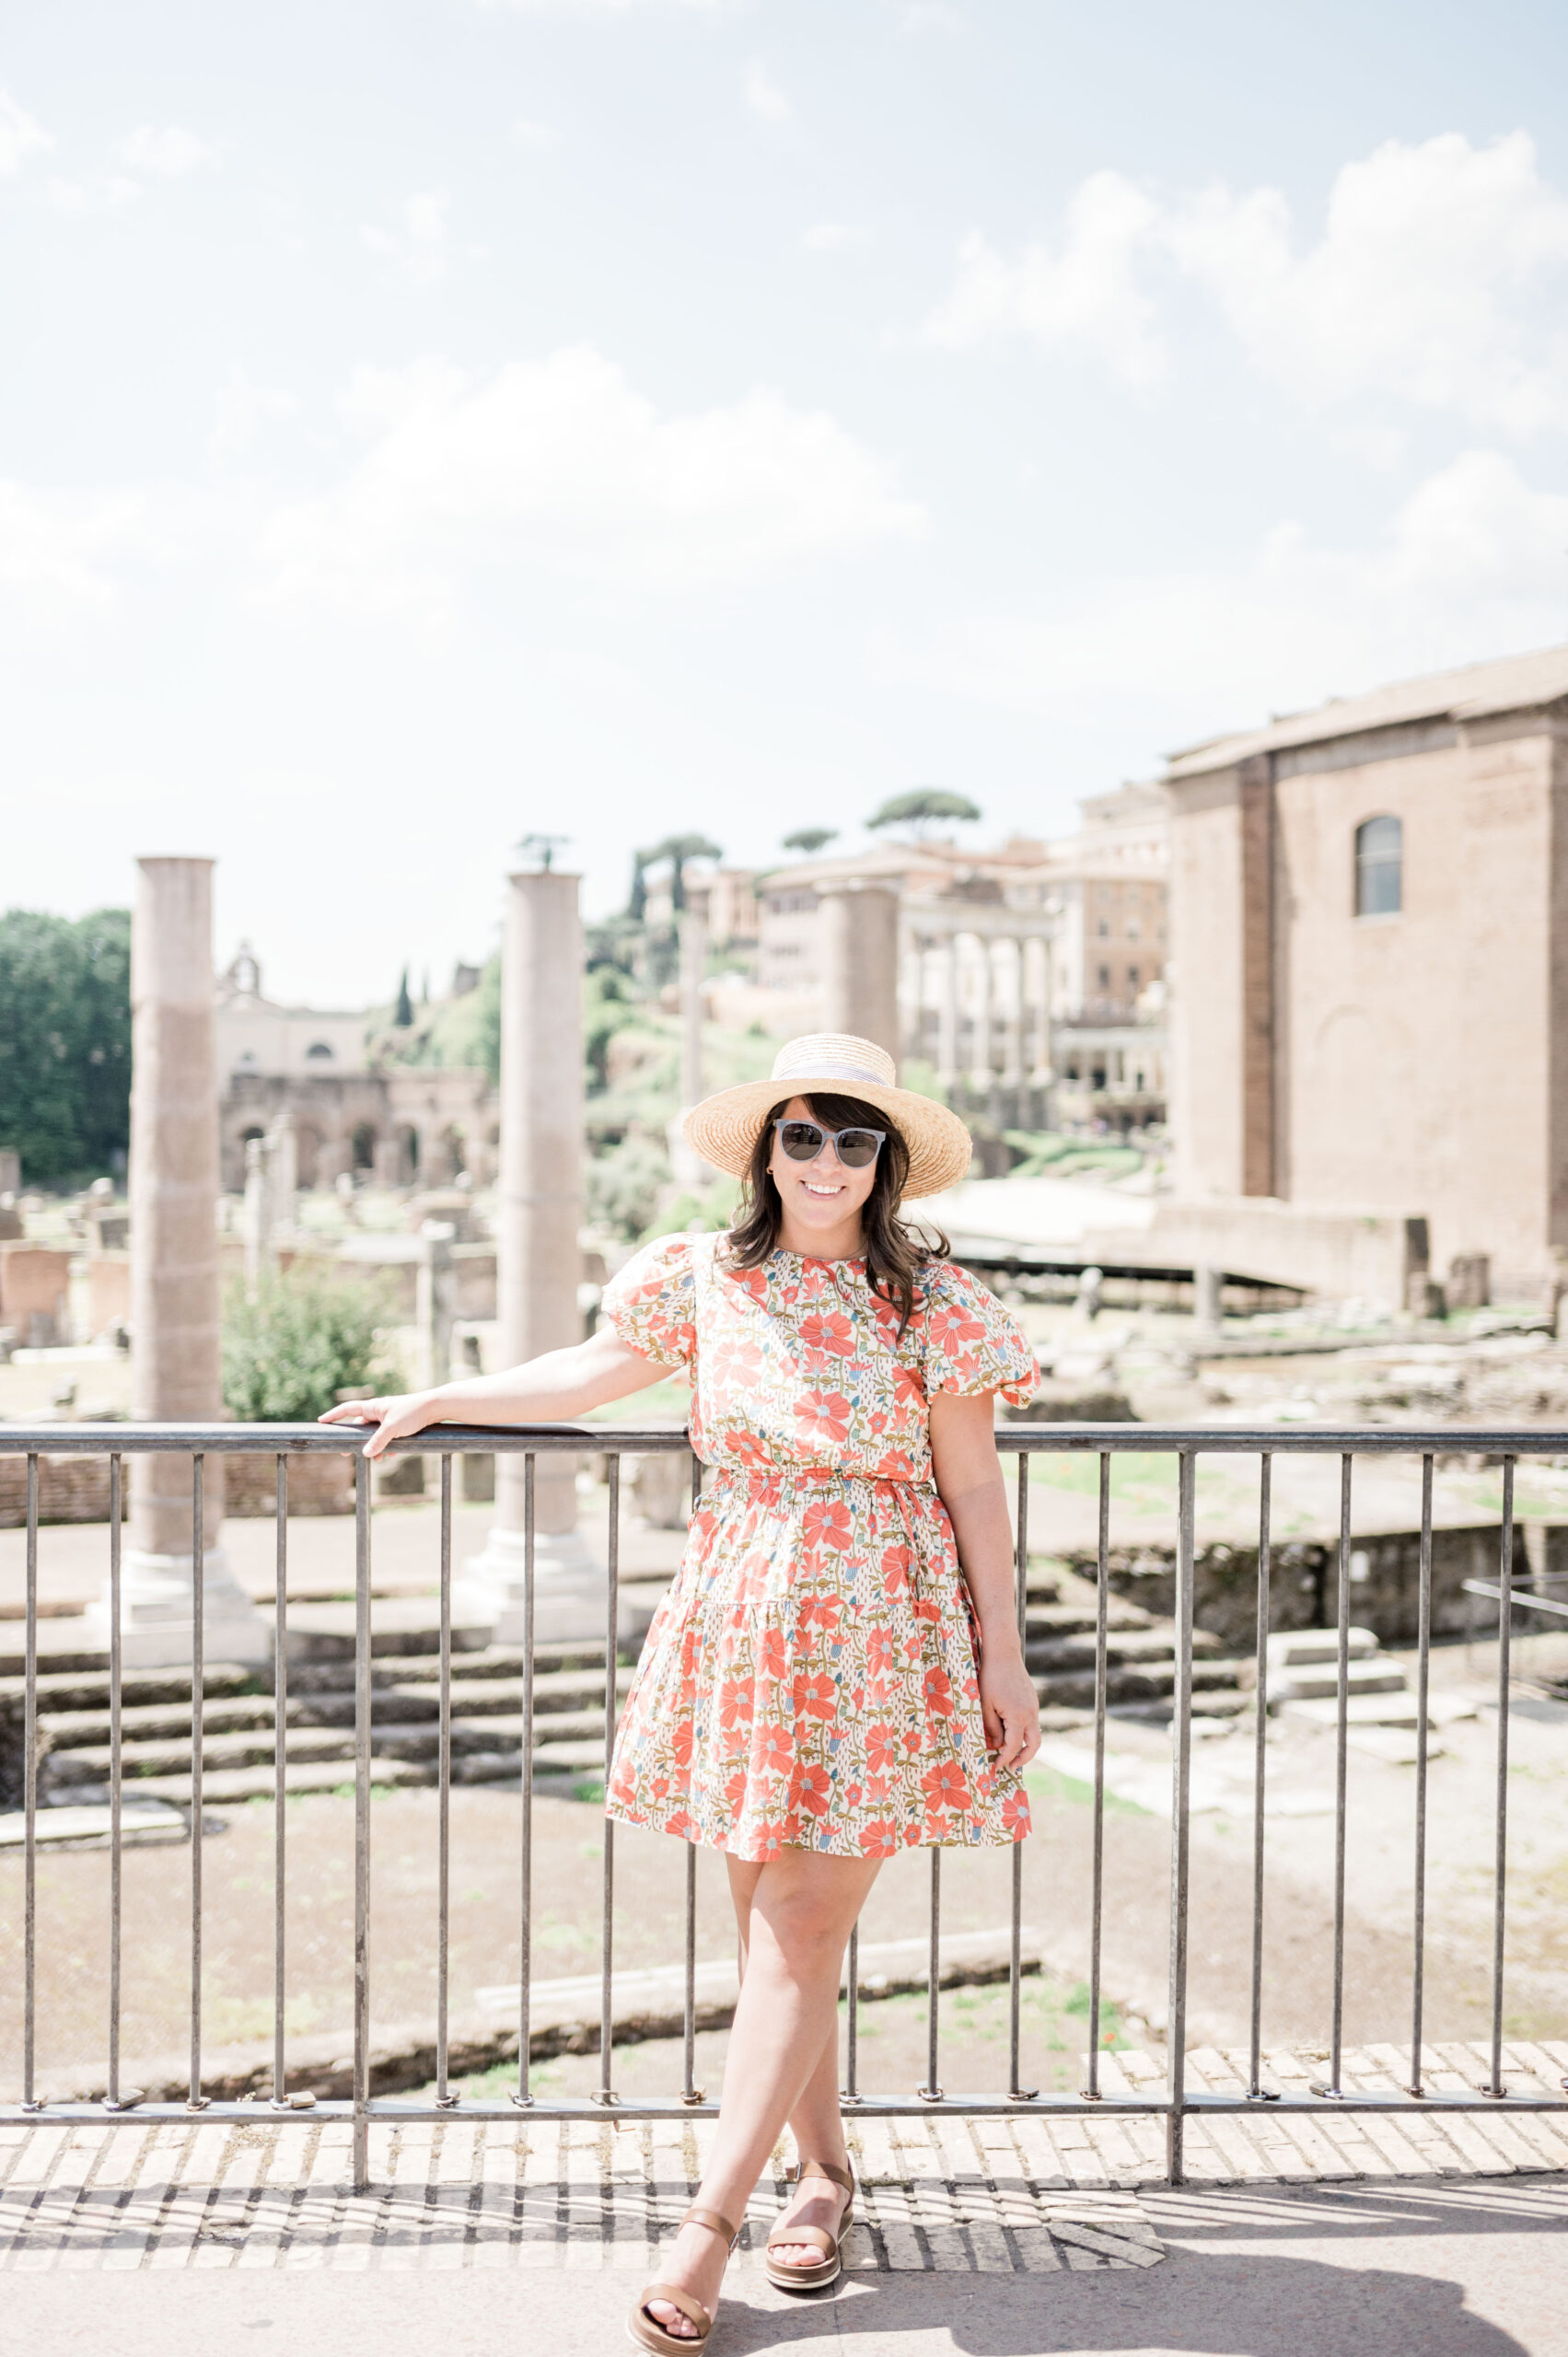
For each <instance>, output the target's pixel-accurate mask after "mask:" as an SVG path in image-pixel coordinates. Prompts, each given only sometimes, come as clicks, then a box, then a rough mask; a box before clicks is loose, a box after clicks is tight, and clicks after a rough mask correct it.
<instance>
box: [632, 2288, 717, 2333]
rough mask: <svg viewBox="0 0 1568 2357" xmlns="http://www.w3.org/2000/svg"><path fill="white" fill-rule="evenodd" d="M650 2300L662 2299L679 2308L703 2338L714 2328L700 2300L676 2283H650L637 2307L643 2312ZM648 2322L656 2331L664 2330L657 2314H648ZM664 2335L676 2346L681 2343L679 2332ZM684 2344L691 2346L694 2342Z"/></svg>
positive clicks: (670, 2305)
mask: <svg viewBox="0 0 1568 2357" xmlns="http://www.w3.org/2000/svg"><path fill="white" fill-rule="evenodd" d="M650 2300H663V2301H664V2302H665V2303H666V2304H667V2305H668V2306H669V2307H672V2308H679V2311H680V2313H681V2315H682V2316H684V2317H685V2319H686V2321H687V2323H688V2324H694V2325H695V2326H696V2328H697V2329H698V2331H699V2333H701V2335H702V2336H703V2340H706V2338H707V2336H708V2334H709V2333H710V2332H712V2330H713V2328H714V2320H713V2318H712V2316H710V2315H709V2314H708V2312H707V2310H706V2308H705V2307H704V2306H703V2303H702V2302H701V2300H694V2299H693V2298H692V2297H691V2293H690V2292H682V2291H681V2290H680V2288H679V2285H678V2284H675V2283H650V2284H649V2285H648V2288H647V2290H646V2291H645V2293H644V2294H643V2296H642V2298H641V2299H640V2300H639V2301H638V2303H637V2305H638V2307H639V2308H640V2309H641V2310H643V2311H644V2312H646V2309H647V2305H648V2302H649V2301H650ZM648 2322H649V2323H650V2324H651V2325H652V2326H653V2327H654V2328H655V2329H656V2331H659V2332H664V2331H665V2328H664V2326H663V2325H661V2324H660V2323H659V2320H658V2318H657V2316H649V2317H648ZM666 2337H667V2338H668V2340H670V2341H672V2342H674V2343H675V2345H676V2346H677V2347H679V2346H681V2345H682V2344H681V2340H680V2336H679V2333H668V2334H667V2336H666ZM685 2345H688V2346H693V2345H694V2344H685Z"/></svg>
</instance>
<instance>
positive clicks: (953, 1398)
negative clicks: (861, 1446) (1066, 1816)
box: [931, 1391, 1040, 1768]
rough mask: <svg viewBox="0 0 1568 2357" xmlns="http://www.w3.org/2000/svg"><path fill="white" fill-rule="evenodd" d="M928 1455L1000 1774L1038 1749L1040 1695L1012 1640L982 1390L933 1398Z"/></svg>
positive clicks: (1013, 1623)
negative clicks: (974, 1639) (962, 1591)
mask: <svg viewBox="0 0 1568 2357" xmlns="http://www.w3.org/2000/svg"><path fill="white" fill-rule="evenodd" d="M931 1457H932V1463H933V1465H934V1467H935V1473H936V1490H937V1494H938V1496H939V1497H940V1498H941V1500H942V1503H943V1504H944V1505H945V1506H946V1507H947V1515H948V1519H949V1521H950V1522H951V1523H952V1526H953V1536H954V1538H956V1539H957V1541H958V1564H959V1568H960V1570H961V1571H962V1573H963V1575H964V1585H965V1586H966V1587H967V1588H968V1589H969V1592H970V1601H971V1602H972V1603H973V1605H974V1611H975V1619H976V1620H978V1621H979V1623H980V1707H981V1716H982V1718H983V1719H984V1721H985V1739H986V1742H987V1744H988V1745H989V1746H990V1747H991V1749H992V1750H993V1752H994V1753H995V1754H996V1755H997V1758H998V1760H999V1762H1000V1764H1001V1765H1002V1766H1003V1767H1004V1768H1021V1767H1023V1765H1024V1764H1025V1762H1026V1761H1027V1760H1030V1759H1033V1758H1034V1756H1035V1753H1036V1752H1037V1751H1038V1750H1039V1749H1040V1697H1039V1696H1038V1695H1037V1694H1036V1692H1035V1689H1034V1680H1033V1679H1032V1678H1030V1676H1029V1674H1028V1670H1027V1669H1026V1668H1025V1666H1024V1654H1023V1646H1022V1644H1021V1643H1020V1641H1019V1637H1018V1619H1017V1605H1016V1599H1015V1594H1014V1586H1013V1527H1012V1525H1011V1523H1010V1522H1009V1521H1008V1519H1007V1491H1006V1485H1005V1482H1004V1481H1003V1479H1002V1466H1001V1462H1000V1460H999V1459H998V1457H997V1455H996V1432H995V1410H994V1408H993V1395H992V1394H991V1393H990V1392H989V1391H984V1392H978V1393H959V1392H956V1391H937V1392H934V1393H933V1395H932V1399H931Z"/></svg>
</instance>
